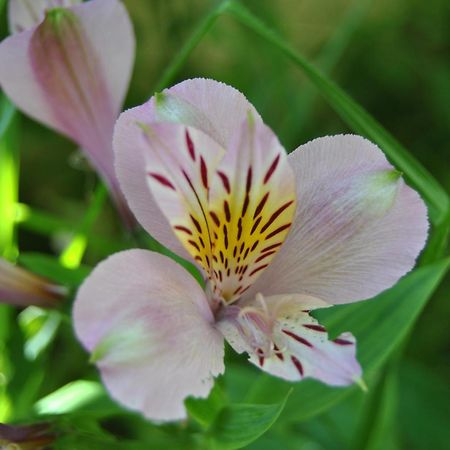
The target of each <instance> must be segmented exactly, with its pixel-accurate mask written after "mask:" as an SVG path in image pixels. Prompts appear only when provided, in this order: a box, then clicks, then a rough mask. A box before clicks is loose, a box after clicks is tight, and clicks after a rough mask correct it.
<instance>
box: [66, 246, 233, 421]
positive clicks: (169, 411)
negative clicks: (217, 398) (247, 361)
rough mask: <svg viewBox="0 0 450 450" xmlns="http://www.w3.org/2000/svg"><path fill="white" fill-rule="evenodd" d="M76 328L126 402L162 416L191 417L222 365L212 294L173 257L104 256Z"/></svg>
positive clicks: (84, 292)
mask: <svg viewBox="0 0 450 450" xmlns="http://www.w3.org/2000/svg"><path fill="white" fill-rule="evenodd" d="M74 321H75V330H76V334H77V336H78V338H79V339H80V340H81V342H82V343H83V345H84V346H85V347H86V348H87V349H88V350H89V351H90V352H93V359H94V360H95V361H96V364H97V366H98V368H99V369H100V372H101V375H102V379H103V381H104V383H105V385H106V387H107V389H108V390H109V392H110V393H111V395H112V396H113V397H114V398H115V399H116V400H117V401H119V402H120V403H122V404H123V405H125V406H126V407H128V408H131V409H133V410H138V411H140V412H142V413H143V414H144V415H145V416H146V417H148V418H150V419H152V420H156V421H168V420H177V419H182V418H184V417H186V410H185V407H184V404H183V401H184V399H185V398H186V397H188V396H194V397H206V396H207V395H208V393H209V391H210V390H211V387H212V385H213V377H215V376H217V375H219V374H220V373H222V372H223V370H224V366H223V340H222V337H221V336H220V334H219V333H218V332H217V331H216V330H215V328H214V318H213V316H212V313H211V311H210V309H209V306H208V303H207V301H206V298H205V295H204V293H203V291H202V290H201V288H200V286H199V285H198V284H197V282H196V281H195V280H194V278H192V277H191V276H190V275H189V273H188V272H186V271H185V270H184V269H182V268H181V267H180V266H179V265H177V264H176V263H175V262H173V261H172V260H170V259H169V258H167V257H165V256H162V255H159V254H157V253H152V252H149V251H146V250H129V251H126V252H122V253H118V254H116V255H113V256H111V257H110V258H108V259H107V260H106V261H104V262H102V263H100V264H99V265H98V266H97V267H96V269H95V270H94V272H93V273H92V274H91V275H90V276H89V277H88V278H87V280H86V281H85V282H84V283H83V285H82V286H81V288H80V290H79V291H78V294H77V297H76V301H75V305H74Z"/></svg>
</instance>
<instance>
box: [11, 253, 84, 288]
mask: <svg viewBox="0 0 450 450" xmlns="http://www.w3.org/2000/svg"><path fill="white" fill-rule="evenodd" d="M19 263H20V264H21V265H23V266H24V267H26V268H27V269H29V270H30V271H31V272H34V273H35V274H37V275H41V276H43V277H45V278H48V279H49V280H51V281H54V282H55V283H58V284H62V285H64V286H67V287H70V288H76V287H78V286H79V285H80V284H81V283H82V281H83V280H84V279H85V278H86V277H87V276H88V275H89V273H90V271H91V268H90V267H87V266H79V267H77V268H76V269H69V268H67V267H64V266H63V265H61V263H60V262H59V261H58V259H57V258H55V257H54V256H49V255H44V254H41V253H21V254H20V256H19Z"/></svg>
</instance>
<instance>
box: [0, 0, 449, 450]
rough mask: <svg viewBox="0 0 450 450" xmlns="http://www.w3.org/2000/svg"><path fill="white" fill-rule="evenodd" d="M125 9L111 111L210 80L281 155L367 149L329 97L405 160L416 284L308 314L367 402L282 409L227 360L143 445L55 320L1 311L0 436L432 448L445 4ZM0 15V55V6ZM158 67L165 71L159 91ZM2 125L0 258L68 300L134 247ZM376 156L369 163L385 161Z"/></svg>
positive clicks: (255, 379) (442, 422) (63, 318)
mask: <svg viewBox="0 0 450 450" xmlns="http://www.w3.org/2000/svg"><path fill="white" fill-rule="evenodd" d="M124 3H125V4H126V6H127V8H128V10H129V12H130V15H131V18H132V20H133V23H134V26H135V32H136V36H137V43H138V45H137V60H136V66H135V71H134V75H133V79H132V82H131V88H130V91H129V94H128V97H127V104H126V106H127V107H129V106H133V105H136V104H140V103H142V102H144V101H145V100H146V99H147V98H148V97H149V96H150V95H151V94H153V93H154V91H155V89H157V87H158V86H159V85H160V84H161V82H162V83H165V81H167V80H168V78H165V77H163V74H164V73H166V75H173V77H174V78H173V79H171V80H169V81H170V82H175V81H178V80H182V79H185V78H189V77H198V76H204V77H211V78H216V79H219V80H222V81H224V82H226V83H228V84H231V85H234V86H235V87H237V88H238V89H239V90H241V91H242V92H244V93H245V94H246V96H247V97H248V98H249V99H250V100H251V102H252V103H253V104H254V105H255V106H256V108H257V109H258V111H260V113H261V115H262V116H263V117H264V119H265V121H266V122H267V123H268V124H269V125H270V126H271V127H272V128H273V129H274V130H275V132H276V133H277V135H278V136H280V138H281V140H282V142H283V144H284V145H285V147H286V148H287V149H288V150H293V149H294V148H296V147H297V146H298V145H300V144H302V143H304V142H306V141H307V140H309V139H311V138H314V137H317V136H321V135H325V134H333V133H346V132H350V131H352V129H353V130H354V129H355V128H356V129H357V131H358V132H366V130H367V124H369V125H371V124H372V122H370V120H371V119H370V120H369V122H367V120H366V121H365V119H367V117H366V116H364V115H363V114H361V112H360V111H359V110H358V109H356V110H354V108H353V106H352V105H350V106H352V108H353V109H352V108H351V109H350V113H353V114H354V115H353V116H351V117H349V110H348V108H349V104H348V103H346V101H347V100H346V98H345V97H342V95H341V93H340V91H337V90H334V85H333V84H330V81H331V80H333V81H335V82H336V83H337V85H339V86H341V87H342V88H343V89H344V91H345V92H346V93H348V94H349V95H350V97H351V98H353V99H354V100H355V101H356V102H357V103H356V105H361V106H362V107H364V109H365V110H367V111H368V112H369V113H370V114H371V115H372V116H373V117H374V118H376V120H377V121H378V122H379V123H380V124H381V125H382V126H383V127H384V128H385V129H386V130H388V131H389V132H390V133H391V134H392V135H393V136H395V138H396V140H397V141H398V142H400V143H401V144H402V145H403V147H404V148H405V149H407V153H406V158H407V163H405V165H404V166H402V170H403V171H404V172H405V176H406V177H407V179H409V180H411V181H412V182H413V183H414V184H415V186H416V187H418V188H419V190H420V192H421V193H422V195H423V196H424V198H426V200H427V201H428V203H429V204H431V205H432V211H431V213H432V214H431V218H432V219H433V222H434V224H435V226H434V227H433V229H432V230H431V231H432V234H431V237H430V243H429V247H428V250H427V251H426V252H425V253H424V256H423V258H422V261H421V264H422V267H421V268H419V269H417V270H416V271H414V272H413V273H412V274H410V275H409V276H408V277H406V278H405V279H404V280H402V281H401V282H400V283H399V284H398V285H397V286H396V287H394V288H393V289H392V290H390V291H388V292H386V293H383V294H381V295H380V298H379V299H377V300H374V301H368V302H367V303H363V304H355V305H348V306H343V307H339V308H333V309H332V310H330V311H325V312H323V313H321V314H322V316H321V319H323V320H324V323H326V324H327V325H329V326H330V327H331V330H332V332H335V333H336V334H338V333H339V332H340V331H343V329H344V328H345V330H350V331H353V332H354V333H355V335H356V336H357V337H358V339H359V351H360V354H359V358H360V360H361V362H362V364H363V366H364V368H365V369H366V373H365V381H366V383H367V385H368V388H369V391H368V393H364V392H363V391H362V390H358V389H357V388H351V389H346V390H343V389H331V388H328V387H325V386H323V385H320V384H319V383H314V382H309V381H306V382H304V383H301V384H299V385H296V386H295V387H294V389H293V391H292V392H290V390H291V387H292V386H291V385H289V384H287V383H284V382H281V381H278V380H275V379H273V378H270V377H269V376H267V375H264V374H261V373H260V372H259V371H257V370H256V369H254V368H252V367H249V366H248V365H244V364H242V363H243V358H241V357H238V356H236V355H232V354H231V352H230V354H229V355H227V359H228V366H227V372H226V374H225V375H224V376H223V377H221V378H220V379H219V380H218V382H217V383H216V386H215V388H214V390H213V391H212V394H211V395H210V398H209V399H207V400H193V399H190V400H188V402H187V404H188V409H189V412H190V420H189V421H188V422H186V423H182V424H175V425H164V426H159V427H158V426H155V425H152V424H149V423H148V422H146V421H145V420H144V419H142V418H141V417H140V416H138V415H137V414H134V413H130V412H128V411H125V410H123V409H122V408H121V407H120V406H118V405H116V404H115V403H114V402H113V401H112V400H110V399H109V397H108V395H107V393H106V392H105V391H104V389H103V388H102V386H101V384H100V382H99V379H98V375H97V373H96V371H95V369H94V368H93V367H92V366H90V365H89V364H88V362H87V360H88V358H87V355H86V354H85V352H84V351H83V350H82V349H81V347H80V345H79V344H78V342H77V341H76V339H75V338H74V335H73V331H72V327H71V322H70V302H68V303H67V304H65V305H63V306H62V307H61V309H60V310H59V311H52V312H47V311H44V310H39V309H37V308H33V309H27V310H24V311H20V312H19V311H17V310H13V309H12V308H10V307H6V306H0V421H8V422H12V423H29V422H34V421H36V422H39V421H43V420H48V421H50V422H51V423H53V426H54V427H55V431H56V433H57V435H58V436H59V437H58V439H57V442H56V444H55V448H57V449H69V450H78V449H80V450H84V449H90V450H92V449H115V448H117V449H122V448H123V449H136V450H137V449H146V448H158V449H159V448H164V447H166V446H167V447H168V448H169V447H170V448H174V449H197V448H199V449H202V448H203V449H206V448H221V449H222V448H223V449H227V448H230V449H231V448H242V447H243V446H245V448H249V449H258V450H271V449H280V448H283V449H288V450H291V449H292V450H321V449H323V450H329V449H330V450H333V449H342V448H345V449H350V450H360V449H364V450H377V449H380V448H382V449H383V450H400V449H408V450H428V449H430V448H433V449H445V448H447V446H448V442H449V438H450V435H449V432H448V426H447V422H448V420H449V412H448V404H449V403H450V392H449V389H448V383H446V380H448V379H449V376H450V367H449V364H448V362H449V356H450V354H449V347H448V343H449V340H450V330H449V328H448V325H447V323H448V317H449V314H450V304H449V302H448V290H449V288H450V280H449V279H448V278H444V275H445V273H446V269H447V266H448V260H445V259H443V258H444V256H445V255H446V254H447V250H446V244H445V241H446V240H445V237H446V234H447V232H448V221H449V216H448V215H447V216H446V214H448V211H447V210H446V208H447V207H448V205H447V204H446V201H447V202H448V197H447V195H446V194H445V191H447V192H449V191H450V176H449V174H450V167H449V162H450V158H449V147H448V141H449V134H448V124H449V123H450V81H449V80H450V61H449V59H448V54H449V50H450V49H449V47H450V34H449V27H448V23H449V21H450V8H449V7H448V2H447V1H446V0H429V1H428V2H421V1H419V0H396V1H395V2H390V1H387V0H376V1H375V0H338V1H333V0H319V1H315V2H307V1H300V0H277V1H271V0H242V1H240V2H236V4H238V6H237V7H236V8H235V9H234V12H233V9H231V8H230V9H228V10H225V9H226V8H222V9H220V6H219V9H216V10H215V11H216V13H213V14H212V15H210V16H209V18H208V16H207V14H208V13H209V12H210V11H211V10H212V9H213V8H214V7H217V6H218V5H220V3H219V2H217V1H210V0H190V1H184V0H150V1H147V0H125V1H124ZM239 5H242V6H243V7H244V8H245V10H242V9H239ZM0 10H1V17H0V35H1V37H4V36H5V35H6V30H7V27H6V13H5V8H4V2H1V1H0ZM242 11H244V13H242ZM252 14H253V15H252ZM246 16H247V17H250V18H251V21H250V22H248V21H247V23H245V22H246V20H245V17H246ZM205 17H207V19H206V21H204V22H202V20H204V18H205ZM260 21H261V22H260ZM260 23H262V24H266V25H268V26H269V27H270V29H273V30H275V31H276V34H275V35H274V34H272V33H271V31H270V30H269V29H268V28H267V27H266V25H263V26H262V28H261V29H259V31H260V32H258V24H260ZM198 24H200V28H197V34H195V35H194V38H193V39H192V40H190V39H191V37H192V33H193V32H194V30H195V29H196V27H197V26H198ZM255 24H256V25H255ZM252 25H253V26H252ZM255 31H256V32H255ZM186 43H188V47H185V45H186ZM274 44H275V45H274ZM182 48H184V49H185V50H186V51H185V53H182V54H181V56H182V58H179V59H178V60H177V59H175V61H178V63H179V64H176V65H175V66H174V65H172V64H173V61H174V58H176V57H177V55H179V51H180V49H182ZM187 50H192V53H189V52H188V51H187ZM291 50H292V51H293V52H294V53H292V52H291ZM290 52H291V53H290ZM184 56H186V59H184V58H183V57H184ZM286 56H288V57H286ZM302 56H304V57H305V58H306V60H308V61H311V62H312V63H313V64H314V65H315V67H317V68H319V70H321V71H323V73H324V74H325V75H326V76H327V77H328V78H325V85H324V84H323V82H318V81H317V80H318V79H317V77H316V86H313V84H311V83H310V81H311V78H312V79H313V81H314V76H315V74H312V75H311V73H309V76H308V71H306V72H305V66H304V65H302V64H301V61H299V59H298V58H297V60H296V57H299V58H301V57H302ZM168 67H172V68H174V69H177V70H174V71H173V72H169V73H167V72H166V70H167V68H168ZM161 80H162V81H161ZM327 83H328V84H327ZM330 86H331V87H330ZM159 87H160V86H159ZM327 89H328V91H327ZM320 94H322V95H320ZM333 108H334V109H333ZM342 108H344V109H342ZM345 108H347V109H345ZM358 108H359V106H358ZM336 111H337V112H338V113H339V114H340V116H339V115H338V114H336ZM0 114H1V116H0V254H1V255H2V256H5V257H6V258H8V259H10V260H13V261H14V260H16V259H17V260H18V261H19V263H20V264H21V265H23V266H24V267H26V268H28V269H29V270H32V271H34V272H36V273H38V274H40V275H42V276H45V277H47V278H50V279H51V280H53V281H55V282H57V283H61V284H64V285H65V286H67V287H68V288H69V289H71V290H72V292H73V291H74V290H75V289H76V287H77V286H78V285H79V283H80V282H81V281H82V280H83V279H84V277H85V276H86V275H87V274H88V273H89V271H90V268H91V267H92V266H94V265H95V264H96V263H97V262H98V261H99V260H101V259H103V258H104V257H105V256H106V255H108V254H111V253H113V252H116V251H118V250H121V249H124V248H128V247H133V246H136V245H137V244H136V242H135V241H134V240H133V239H132V237H130V236H127V235H125V234H124V233H123V230H122V228H121V225H120V222H119V220H118V218H117V216H116V213H115V211H114V209H113V207H112V206H111V205H110V204H109V202H108V201H106V203H105V202H104V195H103V194H102V192H103V193H104V191H102V188H101V187H100V188H97V189H96V184H97V180H96V176H95V175H94V173H93V172H92V171H90V169H89V168H88V166H87V163H86V162H85V161H84V160H83V159H82V158H81V156H80V154H79V152H77V149H76V148H74V146H73V144H71V143H70V142H68V141H66V140H65V139H64V138H62V137H61V136H58V135H56V134H54V133H53V132H51V131H50V130H48V129H45V128H43V127H41V126H39V125H37V124H36V123H35V122H32V121H31V120H30V119H27V118H25V117H21V116H20V115H19V114H17V113H15V112H14V108H13V107H12V106H11V105H10V104H9V103H8V102H7V101H6V100H5V99H2V100H1V103H0ZM350 115H351V114H350ZM372 125H373V124H372ZM371 130H372V131H371ZM377 130H378V129H377ZM377 130H375V131H377ZM381 131H382V133H384V130H382V129H381ZM369 132H373V129H371V128H370V126H369ZM369 134H370V133H369ZM383 136H384V135H382V138H383ZM371 137H372V138H373V139H374V137H373V136H371ZM383 139H384V141H383ZM383 139H381V146H382V147H383V143H384V144H386V145H390V144H392V142H391V141H390V140H389V139H388V140H387V141H386V139H385V138H383ZM395 145H396V144H395ZM395 145H394V148H393V150H392V152H393V153H390V150H389V149H388V148H384V149H385V151H386V152H387V154H388V156H389V157H390V158H391V159H392V160H393V161H395V162H396V163H397V164H400V163H399V158H400V160H402V158H403V157H404V156H405V154H404V153H401V152H400V153H399V152H398V147H395ZM19 154H20V170H19V164H18V161H19V157H18V155H19ZM402 155H403V156H402ZM409 158H412V159H413V160H417V161H418V162H419V163H420V164H422V165H423V167H424V168H425V169H426V170H427V171H428V172H430V173H431V174H432V176H433V177H434V178H435V179H436V182H435V181H432V179H431V176H430V177H428V176H427V175H426V174H425V175H424V172H421V171H420V170H416V169H417V167H419V169H420V167H421V166H417V165H415V164H416V163H415V162H414V163H412V166H411V163H409V162H408V161H409ZM403 160H404V158H403ZM17 183H19V184H18V188H19V194H18V196H17ZM439 185H441V186H442V188H441V187H440V186H439ZM17 198H18V200H19V202H20V203H19V204H16V202H17ZM11 211H12V212H11ZM436 211H437V213H436ZM14 221H15V222H16V223H15V225H16V226H15V228H14V227H13V226H12V225H14V224H13V222H14ZM74 237H75V238H76V239H74ZM139 242H140V243H141V245H142V244H145V245H147V246H149V245H150V246H152V248H159V247H158V245H157V243H154V242H145V243H144V242H143V241H142V239H139ZM18 249H19V250H20V252H18ZM84 250H86V252H85V253H84ZM80 258H82V259H81V260H80ZM80 262H81V263H82V264H81V265H80V264H79V263H80ZM421 312H422V314H421V315H420V317H419V313H421ZM416 320H417V323H415V322H416ZM144 388H145V387H143V389H144ZM289 393H290V395H288V394H289ZM269 428H270V429H269ZM268 429H269V431H267V430H268ZM266 431H267V432H266ZM264 432H266V433H265V434H263V433H264ZM261 435H262V436H261ZM257 438H258V439H257ZM254 439H257V440H256V441H255V442H253V443H251V442H252V441H253V440H254Z"/></svg>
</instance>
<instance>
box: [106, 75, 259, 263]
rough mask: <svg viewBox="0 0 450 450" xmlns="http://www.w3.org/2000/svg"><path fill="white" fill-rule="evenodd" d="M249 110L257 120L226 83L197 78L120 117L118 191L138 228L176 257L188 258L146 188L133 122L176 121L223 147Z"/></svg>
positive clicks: (117, 132) (141, 149) (116, 139)
mask: <svg viewBox="0 0 450 450" xmlns="http://www.w3.org/2000/svg"><path fill="white" fill-rule="evenodd" d="M157 97H158V99H159V100H158V101H157ZM249 111H250V112H251V113H252V114H253V117H254V119H255V121H256V122H258V121H261V119H260V117H259V115H258V113H257V112H256V111H255V109H254V107H253V106H252V105H251V104H250V103H249V102H248V101H247V99H246V98H245V97H244V96H243V95H242V94H241V93H240V92H239V91H237V90H236V89H234V88H232V87H230V86H227V85H226V84H224V83H220V82H217V81H214V80H208V79H200V78H198V79H193V80H186V81H183V82H182V83H179V84H177V85H175V86H173V87H171V88H170V89H166V90H164V92H163V93H162V94H159V95H158V96H155V97H152V98H151V99H150V100H149V101H148V102H147V103H145V104H143V105H141V106H138V107H136V108H133V109H130V110H128V111H125V112H124V113H122V114H121V116H120V117H119V120H118V121H117V124H116V128H115V133H114V149H115V153H116V172H117V176H118V178H119V180H120V184H121V188H122V190H123V192H124V193H125V196H126V198H127V200H128V203H129V205H130V207H131V209H132V210H133V212H134V214H135V215H136V217H137V219H138V220H139V222H140V223H141V225H142V226H143V227H144V228H145V229H146V230H147V231H148V232H149V233H150V234H151V235H152V236H154V237H155V238H156V239H157V240H158V241H160V242H161V243H162V244H164V245H165V246H166V247H168V248H170V249H171V250H173V251H175V252H176V253H179V254H182V255H185V254H186V253H185V251H184V248H183V246H182V245H181V244H180V243H179V241H178V239H177V238H176V237H175V235H174V234H173V232H172V230H171V229H170V228H169V226H168V224H167V219H166V218H165V217H164V215H163V214H162V212H161V211H160V209H159V207H158V205H157V203H156V201H155V199H154V197H153V195H152V193H151V192H150V191H149V189H148V186H147V174H146V164H145V161H144V155H145V153H146V151H147V150H146V146H145V145H143V144H144V143H143V141H142V138H141V134H140V133H137V132H136V126H135V125H136V122H140V123H146V124H149V123H152V122H174V123H180V124H183V125H186V126H190V127H195V128H197V129H198V130H200V131H203V132H204V133H205V134H207V135H208V136H209V137H210V138H211V139H213V140H215V141H216V142H217V143H218V144H219V146H221V147H222V148H228V145H229V143H230V140H231V137H232V135H233V134H236V133H238V131H239V129H240V126H241V124H242V122H243V120H245V118H246V116H247V113H248V112H249Z"/></svg>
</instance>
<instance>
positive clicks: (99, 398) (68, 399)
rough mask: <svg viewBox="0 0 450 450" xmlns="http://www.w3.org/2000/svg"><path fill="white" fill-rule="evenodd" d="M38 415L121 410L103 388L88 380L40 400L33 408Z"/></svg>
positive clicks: (65, 387)
mask: <svg viewBox="0 0 450 450" xmlns="http://www.w3.org/2000/svg"><path fill="white" fill-rule="evenodd" d="M34 410H35V411H36V413H37V414H39V415H56V414H68V413H74V412H77V413H79V412H83V413H84V414H86V413H88V412H91V413H98V414H100V415H101V414H102V413H103V412H107V413H118V412H122V409H121V408H120V407H119V406H118V405H116V404H115V403H114V402H113V401H112V400H111V399H110V397H109V395H108V394H107V393H106V391H105V389H104V387H103V386H102V385H101V384H100V383H98V382H96V381H89V380H77V381H73V382H71V383H69V384H66V385H65V386H63V387H61V388H60V389H58V390H56V391H54V392H52V393H51V394H49V395H47V396H46V397H44V398H42V399H40V400H39V401H38V402H37V403H36V404H35V406H34Z"/></svg>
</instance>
